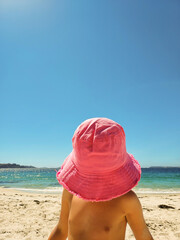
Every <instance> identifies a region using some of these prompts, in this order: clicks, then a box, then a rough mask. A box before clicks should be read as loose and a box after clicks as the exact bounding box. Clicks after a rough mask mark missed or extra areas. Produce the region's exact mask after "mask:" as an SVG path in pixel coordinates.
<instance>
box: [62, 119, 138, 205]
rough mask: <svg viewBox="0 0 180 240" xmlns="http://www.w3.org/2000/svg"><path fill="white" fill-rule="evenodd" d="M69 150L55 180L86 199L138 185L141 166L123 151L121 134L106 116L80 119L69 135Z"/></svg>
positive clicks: (118, 193) (108, 197) (113, 194)
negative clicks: (70, 139)
mask: <svg viewBox="0 0 180 240" xmlns="http://www.w3.org/2000/svg"><path fill="white" fill-rule="evenodd" d="M72 143H73V150H72V152H71V153H70V154H69V156H68V157H67V158H66V159H65V161H64V163H63V165H62V167H61V169H60V170H59V171H58V172H57V179H58V181H59V183H60V184H61V185H62V186H63V187H64V188H65V189H67V190H68V191H69V192H71V193H72V194H74V195H76V196H78V197H80V198H82V199H84V200H88V201H96V202H98V201H107V200H111V199H113V198H116V197H118V196H121V195H123V194H125V193H127V192H128V191H130V190H131V189H132V188H133V187H135V186H136V185H137V184H138V181H139V180H140V177H141V167H140V165H139V163H138V161H137V160H135V159H134V157H133V155H131V154H128V153H127V152H126V142H125V133H124V130H123V128H122V127H121V126H120V125H119V124H118V123H116V122H114V121H112V120H110V119H107V118H91V119H88V120H86V121H84V122H83V123H82V124H81V125H80V126H79V127H78V128H77V129H76V131H75V133H74V136H73V138H72Z"/></svg>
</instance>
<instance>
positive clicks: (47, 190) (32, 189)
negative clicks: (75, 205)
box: [11, 187, 63, 194]
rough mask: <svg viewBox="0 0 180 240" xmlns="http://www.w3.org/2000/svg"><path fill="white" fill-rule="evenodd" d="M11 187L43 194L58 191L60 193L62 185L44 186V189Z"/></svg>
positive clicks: (56, 192)
mask: <svg viewBox="0 0 180 240" xmlns="http://www.w3.org/2000/svg"><path fill="white" fill-rule="evenodd" d="M11 189H14V190H18V191H23V192H31V193H43V194H45V193H49V194H59V193H62V191H63V188H62V187H54V188H44V189H39V188H11Z"/></svg>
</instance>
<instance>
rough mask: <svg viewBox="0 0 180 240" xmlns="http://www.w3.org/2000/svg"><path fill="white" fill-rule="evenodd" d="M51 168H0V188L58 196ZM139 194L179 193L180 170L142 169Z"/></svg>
mask: <svg viewBox="0 0 180 240" xmlns="http://www.w3.org/2000/svg"><path fill="white" fill-rule="evenodd" d="M56 170H58V169H53V168H1V169H0V187H3V188H11V189H16V190H21V191H26V192H33V193H42V194H43V193H46V194H48V193H50V194H58V193H60V192H62V186H61V185H59V183H58V181H57V179H56ZM134 190H135V192H137V193H138V192H139V193H147V194H148V193H157V194H159V193H162V194H166V193H179V194H180V168H171V167H170V168H168V167H166V168H161V167H152V168H142V175H141V180H140V182H139V184H138V185H137V186H136V187H135V188H134Z"/></svg>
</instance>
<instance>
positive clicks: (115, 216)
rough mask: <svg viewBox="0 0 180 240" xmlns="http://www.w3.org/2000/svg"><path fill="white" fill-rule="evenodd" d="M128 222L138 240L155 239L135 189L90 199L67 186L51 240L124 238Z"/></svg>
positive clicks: (107, 239)
mask: <svg viewBox="0 0 180 240" xmlns="http://www.w3.org/2000/svg"><path fill="white" fill-rule="evenodd" d="M127 223H128V224H129V225H130V227H131V229H132V231H133V233H134V236H135V238H136V240H153V238H152V236H151V234H150V232H149V230H148V228H147V226H146V223H145V220H144V217H143V213H142V207H141V204H140V201H139V199H138V197H137V196H136V194H135V193H134V192H133V191H130V192H128V193H126V194H125V195H123V196H120V197H118V198H114V199H112V200H110V201H105V202H90V201H85V200H83V199H80V198H78V197H76V196H75V195H72V194H70V193H69V192H68V191H67V190H65V189H64V190H63V194H62V206H61V213H60V218H59V222H58V224H57V225H56V227H55V228H54V230H53V231H52V233H51V234H50V236H49V238H48V240H66V238H67V237H68V240H124V239H125V231H126V225H127Z"/></svg>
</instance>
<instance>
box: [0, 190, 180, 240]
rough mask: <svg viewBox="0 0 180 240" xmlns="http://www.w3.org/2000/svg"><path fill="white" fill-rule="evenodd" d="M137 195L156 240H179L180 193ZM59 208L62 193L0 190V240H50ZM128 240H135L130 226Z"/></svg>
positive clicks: (127, 234) (127, 233)
mask: <svg viewBox="0 0 180 240" xmlns="http://www.w3.org/2000/svg"><path fill="white" fill-rule="evenodd" d="M135 192H136V191H135ZM136 194H137V195H138V197H139V199H140V202H141V205H142V208H143V213H144V217H145V220H146V223H147V225H148V227H149V229H150V231H151V233H152V236H153V237H154V239H159V240H164V239H166V240H178V239H180V214H179V213H180V201H179V198H180V194H174V193H171V194H154V193H151V194H149V193H148V194H147V193H137V192H136ZM160 205H161V206H166V207H162V208H161V207H159V206H160ZM60 207H61V192H59V193H58V194H45V193H44V194H41V193H38V194H37V193H30V192H24V191H19V190H15V189H8V188H2V187H0V216H1V217H0V224H1V229H0V239H1V240H5V239H8V240H19V239H23V240H33V239H36V240H45V239H46V240H47V238H48V236H49V234H50V232H51V230H52V229H53V228H54V226H55V225H56V224H57V221H58V219H59V212H60ZM126 239H128V240H135V238H134V236H133V234H132V231H131V229H130V228H129V226H128V227H127V232H126Z"/></svg>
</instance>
